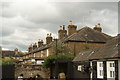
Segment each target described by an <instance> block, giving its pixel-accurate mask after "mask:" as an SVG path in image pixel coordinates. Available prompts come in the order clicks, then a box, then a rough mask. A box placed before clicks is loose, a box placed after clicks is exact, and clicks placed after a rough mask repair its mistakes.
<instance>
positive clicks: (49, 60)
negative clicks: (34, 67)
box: [43, 54, 74, 68]
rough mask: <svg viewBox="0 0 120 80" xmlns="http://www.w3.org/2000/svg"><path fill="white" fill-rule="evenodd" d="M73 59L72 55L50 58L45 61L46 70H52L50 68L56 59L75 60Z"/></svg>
mask: <svg viewBox="0 0 120 80" xmlns="http://www.w3.org/2000/svg"><path fill="white" fill-rule="evenodd" d="M73 58H74V56H73V55H72V54H65V55H53V56H48V57H47V58H46V59H45V60H44V63H43V66H44V67H46V68H50V66H51V65H52V64H53V61H54V60H56V59H73Z"/></svg>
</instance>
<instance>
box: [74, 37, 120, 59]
mask: <svg viewBox="0 0 120 80" xmlns="http://www.w3.org/2000/svg"><path fill="white" fill-rule="evenodd" d="M119 51H120V37H118V36H117V37H115V38H113V39H112V40H109V41H108V42H107V43H106V44H105V45H104V46H103V47H101V48H96V49H93V50H89V51H85V52H81V53H79V55H78V56H77V57H75V58H74V60H73V61H88V60H97V59H112V58H120V53H119Z"/></svg>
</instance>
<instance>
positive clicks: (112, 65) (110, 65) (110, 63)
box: [107, 61, 115, 79]
mask: <svg viewBox="0 0 120 80" xmlns="http://www.w3.org/2000/svg"><path fill="white" fill-rule="evenodd" d="M111 74H112V76H111ZM107 78H108V79H114V78H115V61H107Z"/></svg>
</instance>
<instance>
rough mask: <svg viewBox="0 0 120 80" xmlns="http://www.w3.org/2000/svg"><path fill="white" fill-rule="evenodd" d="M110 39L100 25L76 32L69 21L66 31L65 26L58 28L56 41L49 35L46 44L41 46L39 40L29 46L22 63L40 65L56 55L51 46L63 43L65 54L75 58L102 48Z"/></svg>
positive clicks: (75, 28)
mask: <svg viewBox="0 0 120 80" xmlns="http://www.w3.org/2000/svg"><path fill="white" fill-rule="evenodd" d="M111 38H112V37H111V36H109V35H107V34H105V33H103V32H102V28H101V26H100V24H98V25H95V27H94V28H93V29H92V28H90V27H83V28H82V29H80V30H77V26H76V25H74V24H72V21H70V22H69V24H68V30H66V29H65V25H63V26H60V29H59V30H58V39H53V37H52V34H51V33H50V34H47V37H46V44H43V40H39V41H38V44H36V43H35V44H33V45H30V46H29V47H28V51H29V52H28V53H27V54H26V55H24V56H23V57H22V60H23V61H22V62H23V63H34V64H41V63H42V62H44V58H46V57H48V56H50V55H56V53H53V51H54V49H53V46H52V45H56V44H61V43H64V44H65V46H66V47H67V48H68V49H69V50H68V52H67V53H70V54H74V55H75V56H76V55H78V53H79V52H81V51H85V50H87V49H93V48H96V47H101V46H103V45H104V44H105V43H106V42H107V41H108V40H109V39H111ZM56 47H57V46H56Z"/></svg>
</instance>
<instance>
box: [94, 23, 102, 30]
mask: <svg viewBox="0 0 120 80" xmlns="http://www.w3.org/2000/svg"><path fill="white" fill-rule="evenodd" d="M93 29H94V30H96V31H98V32H102V28H101V26H100V23H98V25H95V27H94V28H93Z"/></svg>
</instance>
